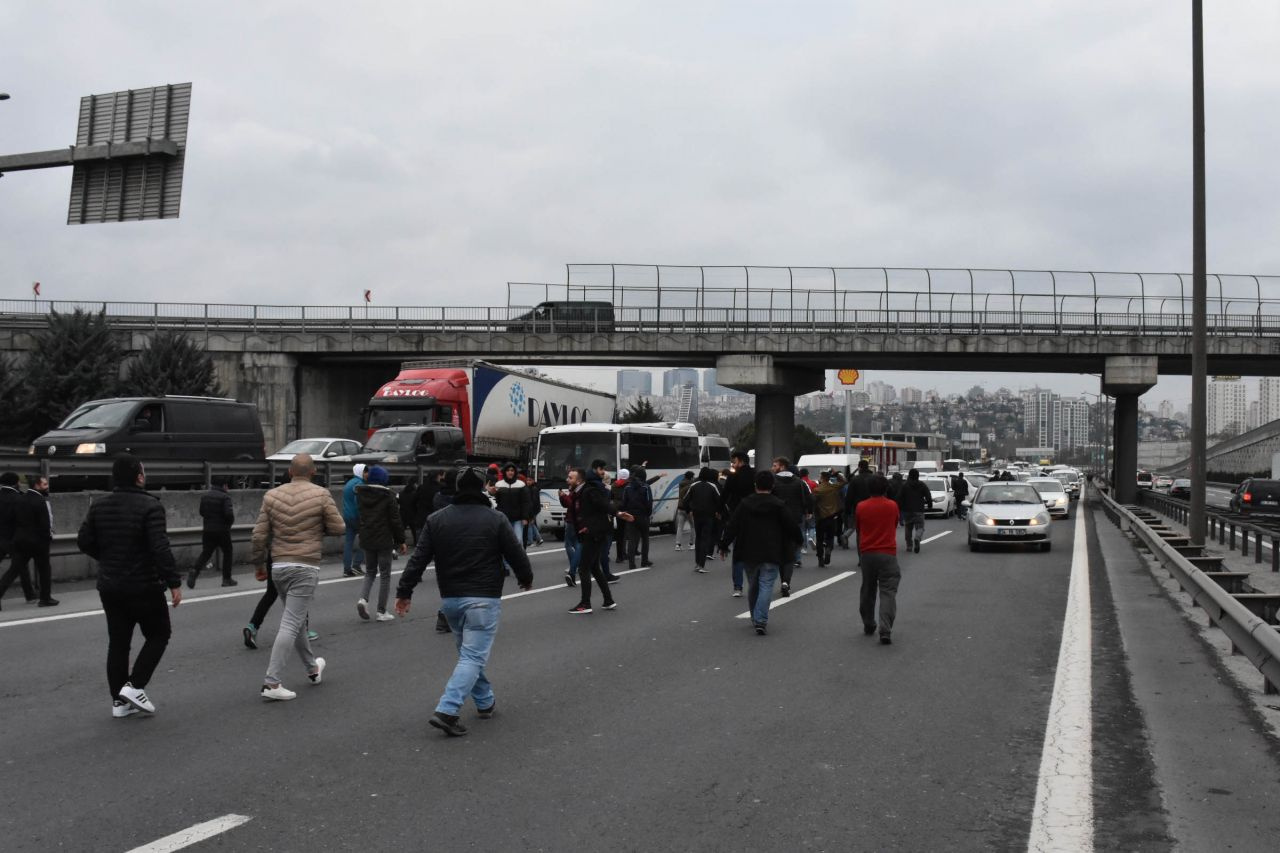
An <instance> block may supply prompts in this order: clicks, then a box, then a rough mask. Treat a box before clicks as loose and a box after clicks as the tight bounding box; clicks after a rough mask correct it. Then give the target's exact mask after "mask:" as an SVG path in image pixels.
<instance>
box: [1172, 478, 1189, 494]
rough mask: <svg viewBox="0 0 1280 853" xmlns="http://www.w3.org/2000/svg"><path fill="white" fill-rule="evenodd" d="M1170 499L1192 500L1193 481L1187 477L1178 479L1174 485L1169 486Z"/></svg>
mask: <svg viewBox="0 0 1280 853" xmlns="http://www.w3.org/2000/svg"><path fill="white" fill-rule="evenodd" d="M1169 497H1171V498H1190V497H1191V481H1190V480H1188V479H1187V478H1186V477H1178V478H1176V479H1175V480H1174V481H1173V483H1172V485H1170V486H1169Z"/></svg>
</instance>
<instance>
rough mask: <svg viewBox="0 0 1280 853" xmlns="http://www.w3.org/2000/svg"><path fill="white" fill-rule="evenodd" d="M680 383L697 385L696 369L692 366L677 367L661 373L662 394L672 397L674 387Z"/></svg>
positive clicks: (674, 392)
mask: <svg viewBox="0 0 1280 853" xmlns="http://www.w3.org/2000/svg"><path fill="white" fill-rule="evenodd" d="M681 385H692V386H693V387H694V388H697V387H698V371H696V370H694V369H693V368H692V367H677V368H674V369H672V370H667V371H664V372H663V374H662V396H664V397H674V396H675V395H676V389H677V388H678V387H679V386H681Z"/></svg>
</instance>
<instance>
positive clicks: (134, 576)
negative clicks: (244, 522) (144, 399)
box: [76, 453, 182, 717]
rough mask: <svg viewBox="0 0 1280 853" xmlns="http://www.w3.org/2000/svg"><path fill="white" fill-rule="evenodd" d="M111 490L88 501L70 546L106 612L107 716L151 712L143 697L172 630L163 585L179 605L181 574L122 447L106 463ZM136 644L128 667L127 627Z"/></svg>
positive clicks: (155, 508)
mask: <svg viewBox="0 0 1280 853" xmlns="http://www.w3.org/2000/svg"><path fill="white" fill-rule="evenodd" d="M111 482H112V484H113V485H114V489H113V490H112V492H111V494H109V495H107V496H106V497H104V498H99V499H97V500H95V501H94V502H93V503H91V504H90V505H89V514H88V515H87V516H86V517H85V520H84V523H83V524H81V525H80V534H79V535H78V536H77V537H76V544H77V545H78V546H79V547H80V550H81V551H83V552H84V553H86V554H88V555H89V556H90V557H92V558H93V559H94V560H97V562H98V597H99V598H100V599H102V611H103V613H104V614H106V617H107V636H108V642H107V687H108V689H109V690H110V692H111V716H113V717H128V716H130V715H132V714H136V713H137V712H138V711H145V712H146V713H148V714H154V713H155V710H156V706H155V704H154V703H153V702H152V701H151V700H150V699H149V698H148V697H147V693H146V687H147V684H148V683H150V681H151V674H152V673H153V672H155V670H156V667H157V666H158V665H159V664H160V658H161V657H162V656H163V655H164V650H165V647H166V646H167V645H168V644H169V635H170V632H171V629H170V626H169V610H168V608H167V607H166V606H165V600H164V591H165V589H166V588H168V590H169V595H170V596H171V598H172V600H173V606H174V607H177V606H178V605H179V604H181V603H182V576H181V575H179V574H178V570H177V567H176V566H175V565H174V562H173V552H172V551H170V550H169V536H168V533H167V532H166V530H165V515H164V507H163V506H161V504H160V501H159V500H157V499H156V498H155V497H154V496H152V495H149V494H147V492H146V491H144V490H143V485H144V484H145V483H146V475H145V473H144V472H143V470H142V463H141V462H139V461H138V460H137V459H136V458H134V457H133V456H130V455H129V454H127V453H121V454H120V455H118V456H117V457H116V458H115V462H114V463H113V464H112V466H111ZM135 626H136V627H139V628H141V629H142V637H143V640H144V642H143V644H142V649H141V650H140V651H139V652H138V657H137V659H136V660H134V662H133V668H132V669H130V667H129V647H130V646H131V645H132V643H133V629H134V627H135Z"/></svg>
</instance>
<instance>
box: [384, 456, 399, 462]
mask: <svg viewBox="0 0 1280 853" xmlns="http://www.w3.org/2000/svg"><path fill="white" fill-rule="evenodd" d="M382 461H383V462H399V461H400V457H399V456H384V457H383V459H382Z"/></svg>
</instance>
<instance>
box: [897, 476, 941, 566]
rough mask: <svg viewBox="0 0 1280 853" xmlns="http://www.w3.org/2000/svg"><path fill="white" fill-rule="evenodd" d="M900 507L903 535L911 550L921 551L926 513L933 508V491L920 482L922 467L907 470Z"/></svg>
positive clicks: (899, 495)
mask: <svg viewBox="0 0 1280 853" xmlns="http://www.w3.org/2000/svg"><path fill="white" fill-rule="evenodd" d="M898 508H899V510H901V512H902V524H903V534H902V535H903V537H904V541H905V542H906V546H907V548H908V549H909V550H912V551H915V552H916V553H917V554H919V553H920V539H921V537H923V536H924V513H925V510H926V509H933V493H932V492H930V491H929V487H928V486H926V485H925V484H924V483H922V482H920V469H919V468H912V469H911V470H910V471H908V472H907V480H906V482H905V483H903V484H902V488H901V489H899V490H898Z"/></svg>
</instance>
